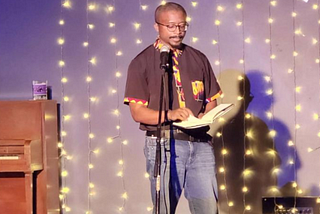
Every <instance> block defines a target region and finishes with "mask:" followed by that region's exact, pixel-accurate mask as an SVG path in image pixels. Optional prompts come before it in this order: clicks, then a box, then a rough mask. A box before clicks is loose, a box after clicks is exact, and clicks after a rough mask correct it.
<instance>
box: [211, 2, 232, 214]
mask: <svg viewBox="0 0 320 214" xmlns="http://www.w3.org/2000/svg"><path fill="white" fill-rule="evenodd" d="M216 5H217V8H216V11H217V13H216V17H215V21H214V25H215V26H216V31H217V33H216V36H217V40H213V41H212V44H213V45H216V46H217V55H218V56H217V58H218V59H217V60H216V61H215V62H214V64H215V65H216V66H218V72H219V73H221V47H220V43H221V39H220V24H221V21H220V20H219V15H220V13H222V12H223V10H224V8H223V7H222V6H221V5H219V3H218V1H216ZM221 99H222V100H223V94H222V96H221ZM221 119H222V118H220V119H219V122H223V121H222V120H221ZM223 130H224V129H223V126H222V128H221V133H220V132H219V133H217V136H218V137H221V139H222V150H221V154H222V166H220V167H219V173H222V176H223V183H222V184H221V185H220V186H219V189H220V190H221V191H222V192H224V195H225V197H226V203H227V204H228V213H230V207H232V206H233V201H229V195H228V189H227V176H226V165H225V158H226V156H225V155H226V154H227V149H226V147H225V141H224V138H223V137H224V136H223Z"/></svg>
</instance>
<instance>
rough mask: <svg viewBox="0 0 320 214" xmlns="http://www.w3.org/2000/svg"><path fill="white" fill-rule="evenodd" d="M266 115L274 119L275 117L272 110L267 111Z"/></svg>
mask: <svg viewBox="0 0 320 214" xmlns="http://www.w3.org/2000/svg"><path fill="white" fill-rule="evenodd" d="M266 115H267V117H268V118H269V119H272V118H273V114H272V112H270V111H268V112H266Z"/></svg>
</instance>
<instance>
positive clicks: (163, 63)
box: [160, 45, 170, 70]
mask: <svg viewBox="0 0 320 214" xmlns="http://www.w3.org/2000/svg"><path fill="white" fill-rule="evenodd" d="M169 52H170V49H169V48H168V47H167V46H165V45H163V46H162V47H161V49H160V68H161V69H163V70H166V69H167V68H169Z"/></svg>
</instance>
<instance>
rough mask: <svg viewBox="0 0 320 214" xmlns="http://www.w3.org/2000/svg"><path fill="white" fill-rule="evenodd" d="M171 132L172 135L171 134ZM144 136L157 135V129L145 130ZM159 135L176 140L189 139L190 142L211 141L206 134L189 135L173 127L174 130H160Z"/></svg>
mask: <svg viewBox="0 0 320 214" xmlns="http://www.w3.org/2000/svg"><path fill="white" fill-rule="evenodd" d="M171 133H172V135H171ZM146 136H149V137H157V131H147V132H146ZM161 137H163V138H168V139H169V138H171V137H173V138H174V139H176V140H184V141H190V142H207V141H211V136H210V135H208V134H206V135H205V136H191V135H189V134H187V133H184V132H183V131H181V130H178V129H175V130H162V131H161Z"/></svg>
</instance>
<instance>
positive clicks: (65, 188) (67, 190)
mask: <svg viewBox="0 0 320 214" xmlns="http://www.w3.org/2000/svg"><path fill="white" fill-rule="evenodd" d="M61 192H62V193H65V194H68V193H69V192H70V189H69V187H63V188H62V189H61Z"/></svg>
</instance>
